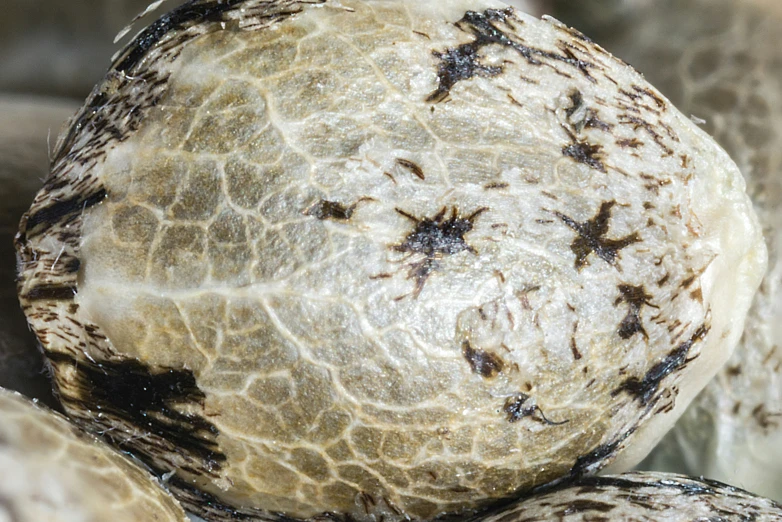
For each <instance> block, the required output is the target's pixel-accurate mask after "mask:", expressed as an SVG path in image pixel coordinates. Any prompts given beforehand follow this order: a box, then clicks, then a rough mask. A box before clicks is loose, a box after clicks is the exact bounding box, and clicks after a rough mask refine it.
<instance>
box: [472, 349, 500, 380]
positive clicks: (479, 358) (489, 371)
mask: <svg viewBox="0 0 782 522" xmlns="http://www.w3.org/2000/svg"><path fill="white" fill-rule="evenodd" d="M462 356H464V358H465V360H466V361H467V362H468V363H469V364H470V368H472V372H473V373H477V374H479V375H480V376H481V377H483V378H484V379H491V378H494V377H496V376H497V375H498V374H499V373H500V372H501V371H502V370H503V368H505V361H503V360H502V358H501V357H500V356H499V355H497V354H496V353H493V352H487V351H484V350H479V349H475V348H473V347H472V345H471V344H470V341H464V342H462Z"/></svg>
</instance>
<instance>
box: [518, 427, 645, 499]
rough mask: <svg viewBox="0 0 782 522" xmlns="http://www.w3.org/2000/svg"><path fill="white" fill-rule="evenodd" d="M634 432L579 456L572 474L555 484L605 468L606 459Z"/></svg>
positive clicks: (630, 431) (631, 430)
mask: <svg viewBox="0 0 782 522" xmlns="http://www.w3.org/2000/svg"><path fill="white" fill-rule="evenodd" d="M634 432H635V428H631V429H629V430H628V431H626V432H625V433H624V434H622V435H621V436H619V437H618V438H617V439H615V440H613V441H611V442H607V443H604V444H600V445H598V446H596V447H595V448H594V449H593V450H591V451H589V452H588V453H585V454H583V455H581V456H579V457H578V458H576V462H575V463H574V464H573V466H572V467H571V468H570V473H568V475H567V476H566V477H563V478H561V479H557V480H556V481H554V484H558V483H561V482H565V481H568V480H572V479H579V478H581V477H583V476H584V475H589V474H592V473H595V472H597V471H598V470H599V469H600V468H601V467H602V466H603V464H604V463H605V461H606V459H608V457H610V456H611V455H613V454H614V453H615V452H616V451H617V449H619V445H620V444H621V443H622V442H623V441H624V440H625V439H626V438H627V437H629V436H630V435H632V434H633V433H634ZM545 487H546V486H542V487H541V488H536V489H544V488H545ZM533 491H534V490H533Z"/></svg>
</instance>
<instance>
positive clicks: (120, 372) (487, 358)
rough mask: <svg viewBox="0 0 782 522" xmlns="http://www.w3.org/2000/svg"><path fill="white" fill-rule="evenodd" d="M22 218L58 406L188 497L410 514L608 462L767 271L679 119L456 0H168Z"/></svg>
mask: <svg viewBox="0 0 782 522" xmlns="http://www.w3.org/2000/svg"><path fill="white" fill-rule="evenodd" d="M17 247H18V249H19V255H20V259H21V265H20V266H21V273H20V278H21V279H20V285H19V291H20V296H21V300H22V304H23V307H24V310H25V312H26V314H27V316H28V318H29V320H30V322H31V325H32V326H33V328H34V330H35V332H36V334H37V335H38V337H39V339H40V340H41V342H42V344H43V346H44V349H45V351H46V354H47V357H48V360H49V362H50V364H51V367H52V370H53V373H54V378H55V382H56V386H57V388H58V391H59V393H60V397H61V399H62V402H63V405H64V407H65V408H66V410H67V411H68V413H69V414H70V415H71V416H73V417H74V418H75V419H76V420H77V421H78V422H80V423H81V424H82V425H83V426H85V427H87V428H89V429H93V430H100V431H106V436H107V437H108V438H109V439H110V440H112V442H113V443H114V444H116V445H118V446H119V447H120V448H122V449H123V450H126V451H130V452H133V453H134V454H135V455H137V457H138V458H139V459H141V460H142V461H144V462H145V463H146V464H148V465H149V466H150V467H152V468H153V469H155V470H156V471H157V472H159V473H160V474H165V473H168V472H170V471H174V472H175V475H174V476H173V477H172V478H171V480H170V481H169V485H170V487H171V488H172V490H173V491H175V492H176V493H177V494H178V495H179V496H180V498H182V499H183V501H184V502H185V504H186V505H187V506H188V507H189V508H191V509H193V510H195V511H196V512H198V513H201V514H204V515H208V516H210V517H212V518H214V519H221V518H225V519H229V518H230V517H242V516H244V517H249V518H251V519H252V518H253V517H255V518H265V519H268V518H275V517H277V516H278V515H275V514H274V513H285V514H287V515H290V516H295V517H308V516H313V515H318V514H320V513H324V512H331V513H335V514H336V516H337V517H341V516H344V517H345V518H347V517H353V518H354V519H358V520H368V519H371V517H373V516H385V517H386V518H390V519H396V518H402V517H403V516H410V517H412V518H427V517H432V516H435V515H438V514H441V513H445V512H459V511H463V510H467V509H472V508H477V507H480V506H483V505H485V504H486V503H487V502H489V501H491V500H495V499H500V498H505V497H508V496H511V495H513V494H515V493H517V492H518V491H521V490H526V489H529V488H531V487H533V486H536V485H539V484H543V483H547V482H550V481H553V480H567V479H573V478H577V477H579V476H581V475H583V474H588V473H593V472H595V471H597V470H599V469H600V468H601V467H603V466H604V465H605V464H606V463H608V462H610V461H612V460H614V459H615V458H616V457H617V455H619V456H620V457H621V458H622V459H623V461H624V462H625V465H628V464H627V463H633V462H635V461H637V460H638V459H640V458H642V457H643V456H644V455H645V453H646V452H647V451H648V450H649V449H650V447H651V445H652V444H653V443H654V442H656V440H657V439H658V438H659V437H660V436H661V435H662V432H663V431H664V430H665V429H666V428H667V427H668V426H670V424H671V423H672V422H673V421H674V420H675V418H676V417H677V415H678V414H679V413H680V411H681V410H682V408H683V407H684V406H685V405H686V404H687V403H688V402H689V400H690V399H691V398H692V397H693V396H694V395H695V394H696V393H697V391H698V390H699V389H700V388H701V387H702V386H703V385H704V384H705V383H706V381H707V380H708V379H709V378H710V377H711V375H713V373H714V372H715V371H716V370H717V368H718V367H719V366H720V364H722V362H724V360H725V359H726V358H727V357H728V356H729V354H730V352H731V350H732V347H733V345H734V344H735V342H736V340H737V339H738V336H739V335H740V332H741V329H742V326H743V319H744V313H745V311H746V308H747V307H748V305H749V301H750V299H751V297H752V295H753V292H754V289H755V288H756V286H757V284H758V282H759V280H760V277H761V274H762V272H763V270H764V268H765V249H764V247H763V243H762V240H761V237H760V229H759V227H758V225H757V222H756V218H755V216H754V215H753V213H752V210H751V207H750V204H749V200H748V199H747V197H746V195H745V194H744V185H743V181H742V179H741V177H740V175H739V173H738V171H737V169H736V167H735V165H734V164H733V163H732V162H731V161H730V159H729V158H728V156H727V155H726V154H725V153H724V152H723V151H722V150H721V149H719V148H718V147H717V145H716V144H715V143H714V142H713V141H712V140H711V139H710V138H708V136H707V135H706V134H705V133H703V132H702V131H700V130H699V129H697V128H696V127H695V126H694V125H693V124H692V123H691V122H690V121H689V120H688V119H687V118H686V117H684V116H683V115H682V114H680V113H679V112H678V111H676V110H675V109H674V108H673V107H672V106H671V105H670V103H669V102H668V101H667V100H666V99H665V98H663V97H662V96H661V95H660V94H659V93H658V92H657V91H656V90H655V89H654V88H652V87H651V86H650V85H648V84H647V83H646V82H645V81H644V80H643V78H642V77H641V76H640V75H638V74H636V73H635V72H634V71H633V70H631V69H630V68H629V67H627V66H626V65H625V64H623V63H621V62H620V61H618V60H616V59H614V58H613V57H611V56H610V55H609V54H608V53H606V52H605V51H603V50H602V49H601V48H599V47H598V46H596V45H594V44H592V43H591V42H589V41H588V40H586V39H584V38H583V37H582V36H581V35H580V34H579V33H577V32H575V31H572V30H570V29H568V28H567V27H565V26H562V25H560V24H558V23H556V22H554V21H551V20H544V21H540V20H537V19H534V18H532V17H529V16H527V15H524V14H522V13H519V12H516V11H514V10H512V9H506V8H505V6H504V5H503V4H499V3H495V2H481V1H478V2H464V1H458V2H450V3H448V4H447V5H441V3H440V2H423V3H421V2H412V1H411V2H407V1H402V2H399V1H396V2H390V1H388V2H386V1H358V0H354V1H343V2H340V3H337V2H332V1H329V0H324V1H315V0H313V1H311V2H296V1H279V2H260V1H251V0H245V1H234V2H225V3H221V2H214V1H206V0H203V1H198V2H195V3H192V4H188V5H187V7H185V8H181V9H178V10H175V11H174V12H172V13H171V14H170V15H168V16H167V17H166V18H163V19H161V21H160V22H159V23H158V24H157V25H156V26H154V27H153V28H152V29H151V30H150V31H148V32H146V33H144V34H142V36H141V37H140V38H139V39H138V40H137V41H136V42H135V43H134V44H133V45H131V47H129V48H128V49H126V50H125V51H124V52H123V53H121V54H120V55H119V56H118V58H117V61H116V63H115V65H114V67H113V68H112V70H111V71H110V72H109V75H108V76H107V78H106V80H105V81H104V82H103V83H102V84H101V85H99V86H98V87H97V88H96V90H95V91H94V92H93V94H92V95H91V97H90V98H89V99H88V101H87V104H86V105H85V107H84V108H83V109H82V111H81V112H80V114H79V115H78V116H77V118H76V119H75V120H74V122H73V125H72V127H71V129H69V130H68V131H67V132H65V133H64V134H63V135H62V136H61V137H60V140H59V142H58V147H57V149H56V151H55V155H54V163H53V170H52V175H51V176H50V177H49V178H48V179H47V181H46V184H45V187H44V189H43V190H42V191H41V192H40V193H39V195H38V196H37V197H36V200H35V202H34V204H33V206H32V208H31V209H30V211H29V212H28V213H27V214H26V215H25V217H24V218H23V220H22V224H21V229H20V235H19V236H18V239H17ZM98 413H100V414H98Z"/></svg>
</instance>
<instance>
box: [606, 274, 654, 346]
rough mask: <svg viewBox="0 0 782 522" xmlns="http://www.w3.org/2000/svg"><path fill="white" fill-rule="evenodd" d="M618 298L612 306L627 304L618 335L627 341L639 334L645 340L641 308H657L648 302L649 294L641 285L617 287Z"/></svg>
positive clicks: (646, 336)
mask: <svg viewBox="0 0 782 522" xmlns="http://www.w3.org/2000/svg"><path fill="white" fill-rule="evenodd" d="M617 288H618V289H619V293H620V295H619V297H617V298H616V301H614V306H618V305H619V304H620V303H627V305H628V310H627V315H626V316H625V317H624V319H622V322H621V323H620V324H619V329H618V332H617V333H618V334H619V337H621V338H622V339H629V338H631V337H632V336H633V335H635V334H637V333H640V334H641V335H643V336H644V337H645V338H647V339H648V338H649V336H648V335H647V334H646V330H645V329H644V327H643V323H642V322H641V308H642V307H643V306H644V305H646V306H651V307H652V308H658V307H657V306H656V305H653V304H652V303H651V302H650V301H649V300H650V299H651V298H652V296H651V295H650V294H647V293H646V289H645V288H644V286H643V285H640V286H632V285H624V284H622V285H618V287H617Z"/></svg>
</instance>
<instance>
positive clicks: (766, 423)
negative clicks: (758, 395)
mask: <svg viewBox="0 0 782 522" xmlns="http://www.w3.org/2000/svg"><path fill="white" fill-rule="evenodd" d="M752 418H753V419H755V422H756V423H757V424H758V426H760V428H761V429H763V430H768V429H770V428H777V427H778V426H779V424H780V422H782V411H779V412H771V411H768V409H767V408H766V405H765V404H758V405H757V406H755V407H754V408H753V409H752Z"/></svg>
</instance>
